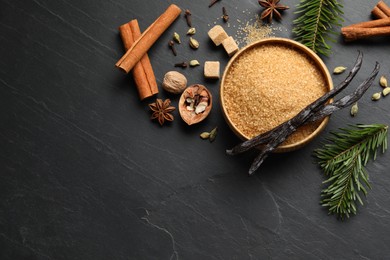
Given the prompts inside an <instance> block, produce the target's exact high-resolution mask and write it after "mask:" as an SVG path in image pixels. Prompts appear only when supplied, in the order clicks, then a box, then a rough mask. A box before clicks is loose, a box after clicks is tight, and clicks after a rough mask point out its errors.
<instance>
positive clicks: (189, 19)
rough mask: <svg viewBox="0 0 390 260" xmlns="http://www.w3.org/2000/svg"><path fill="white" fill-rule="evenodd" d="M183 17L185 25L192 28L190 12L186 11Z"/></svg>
mask: <svg viewBox="0 0 390 260" xmlns="http://www.w3.org/2000/svg"><path fill="white" fill-rule="evenodd" d="M184 17H185V18H186V21H187V24H188V26H189V27H192V21H191V12H190V10H188V9H186V11H185V13H184Z"/></svg>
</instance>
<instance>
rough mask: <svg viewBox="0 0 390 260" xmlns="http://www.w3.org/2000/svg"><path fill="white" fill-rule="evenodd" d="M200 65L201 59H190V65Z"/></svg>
mask: <svg viewBox="0 0 390 260" xmlns="http://www.w3.org/2000/svg"><path fill="white" fill-rule="evenodd" d="M199 65H200V63H199V61H197V60H192V61H190V66H191V67H195V66H199Z"/></svg>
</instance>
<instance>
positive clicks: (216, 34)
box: [208, 25, 229, 46]
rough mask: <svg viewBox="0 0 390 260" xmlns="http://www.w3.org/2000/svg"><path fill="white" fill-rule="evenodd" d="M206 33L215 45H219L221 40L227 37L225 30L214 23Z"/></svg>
mask: <svg viewBox="0 0 390 260" xmlns="http://www.w3.org/2000/svg"><path fill="white" fill-rule="evenodd" d="M208 35H209V37H210V39H211V40H212V41H213V42H214V44H215V45H216V46H219V45H221V43H222V42H223V40H225V39H226V38H227V37H229V36H228V35H227V33H226V32H225V30H224V29H223V28H222V26H220V25H216V26H214V27H213V28H211V29H210V30H209V32H208Z"/></svg>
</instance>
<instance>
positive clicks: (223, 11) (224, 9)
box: [222, 7, 229, 23]
mask: <svg viewBox="0 0 390 260" xmlns="http://www.w3.org/2000/svg"><path fill="white" fill-rule="evenodd" d="M222 18H223V21H224V22H225V23H227V22H228V21H229V15H228V13H227V11H226V8H225V7H222Z"/></svg>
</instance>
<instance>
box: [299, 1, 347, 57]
mask: <svg viewBox="0 0 390 260" xmlns="http://www.w3.org/2000/svg"><path fill="white" fill-rule="evenodd" d="M342 8H343V6H342V5H341V4H340V3H339V1H338V0H301V2H300V3H299V4H298V6H297V9H298V11H297V12H296V14H299V15H300V17H298V18H297V19H295V20H294V21H293V24H294V29H293V32H294V33H295V36H296V37H295V39H296V40H297V41H299V42H301V43H302V44H304V45H306V46H307V47H308V48H310V49H311V50H313V51H314V52H316V53H317V54H322V55H325V56H328V55H329V54H330V51H331V47H330V45H329V44H328V43H327V42H328V41H334V39H333V38H332V35H335V34H336V32H335V31H334V29H333V28H334V27H336V26H341V24H340V23H341V22H342V21H343V19H342V18H341V16H342V15H343V11H342Z"/></svg>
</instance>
